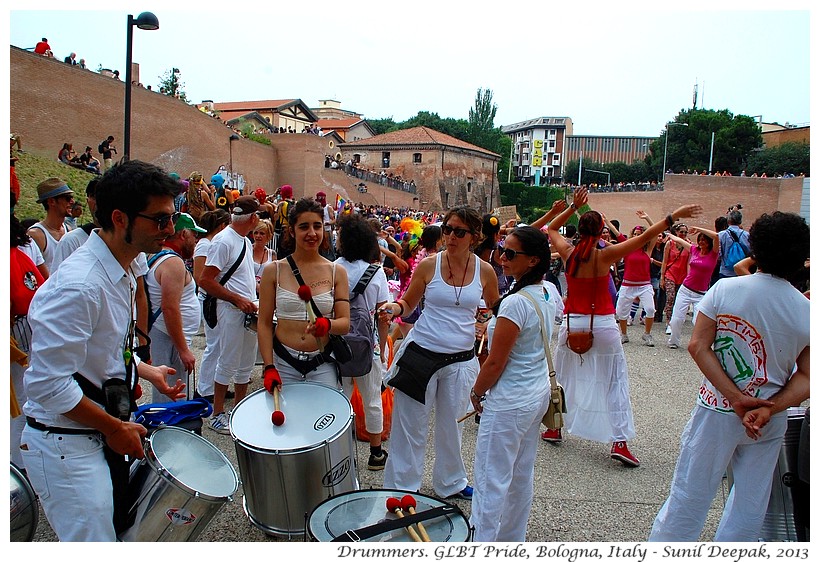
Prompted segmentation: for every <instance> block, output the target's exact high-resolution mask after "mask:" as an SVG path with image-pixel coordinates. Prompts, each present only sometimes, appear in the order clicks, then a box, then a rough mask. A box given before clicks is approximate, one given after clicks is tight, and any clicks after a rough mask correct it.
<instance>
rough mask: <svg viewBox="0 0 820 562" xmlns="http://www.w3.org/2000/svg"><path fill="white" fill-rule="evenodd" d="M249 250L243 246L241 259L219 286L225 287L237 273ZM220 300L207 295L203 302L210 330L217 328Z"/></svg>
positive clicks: (203, 311)
mask: <svg viewBox="0 0 820 562" xmlns="http://www.w3.org/2000/svg"><path fill="white" fill-rule="evenodd" d="M246 249H247V245H243V246H242V251H241V252H240V253H239V258H238V259H237V260H236V261H235V262H233V265H232V266H231V268H230V269H229V270H228V272H227V273H226V274H225V275H223V276H222V279H220V280H219V284H220V285H222V286H223V287H224V286H225V283H227V282H228V280H229V279H230V278H231V275H233V272H234V271H236V268H237V267H239V264H240V263H242V258H244V257H245V250H246ZM217 300H218V299H217V298H216V297H215V296H213V295H205V300H204V301H202V316H203V317H204V318H205V323H206V324H207V325H208V327H209V328H210V329H212V330H213V329H214V328H216V301H217Z"/></svg>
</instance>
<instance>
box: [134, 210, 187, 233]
mask: <svg viewBox="0 0 820 562" xmlns="http://www.w3.org/2000/svg"><path fill="white" fill-rule="evenodd" d="M135 216H138V217H142V218H144V219H148V220H149V221H154V222H155V223H157V228H158V229H159V230H165V229H166V228H168V225H169V224H176V222H177V219H178V218H179V213H174V214H173V215H162V216H161V217H152V216H151V215H143V214H142V213H137V214H136V215H135Z"/></svg>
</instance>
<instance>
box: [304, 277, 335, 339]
mask: <svg viewBox="0 0 820 562" xmlns="http://www.w3.org/2000/svg"><path fill="white" fill-rule="evenodd" d="M296 294H297V295H299V298H300V299H302V300H303V301H305V310H306V311H307V315H308V319H309V320H310V322H311V323H312V324H316V325H317V326H316V329H315V330H314V335H315V336H316V343H317V344H318V346H319V351H322V352H324V351H325V346H324V344H323V343H322V340H321V339H320V338H322V337H324V336H325V335H327V332H328V331H330V321H329V320H328V319H327V318H324V317H323V316H322V317H317V316H316V312H315V311H314V310H313V305H312V304H311V299H312V298H313V294H312V293H311V291H310V287H308V286H307V285H299V289H298V290H297V291H296ZM319 320H323V322H321V323H320V322H318V321H319ZM318 324H321V326H320V325H318ZM323 328H326V329H325V331H324V333H320V332H321V331H322V329H323Z"/></svg>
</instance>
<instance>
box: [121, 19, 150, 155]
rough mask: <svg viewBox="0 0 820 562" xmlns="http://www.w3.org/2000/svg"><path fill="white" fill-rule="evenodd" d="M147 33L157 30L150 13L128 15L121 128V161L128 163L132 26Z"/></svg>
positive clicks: (129, 151)
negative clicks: (123, 115) (123, 112)
mask: <svg viewBox="0 0 820 562" xmlns="http://www.w3.org/2000/svg"><path fill="white" fill-rule="evenodd" d="M135 25H136V26H137V27H139V28H140V29H145V30H148V31H154V30H155V29H159V20H158V19H157V16H155V15H154V14H152V13H151V12H143V13H141V14H140V15H139V16H137V19H134V16H132V15H131V14H129V15H128V29H127V31H126V40H125V127H124V128H123V129H124V131H123V133H124V134H123V141H122V144H123V155H122V159H123V160H124V161H128V160H129V159H130V158H131V46H132V43H133V41H134V37H133V35H134V30H133V27H134V26H135Z"/></svg>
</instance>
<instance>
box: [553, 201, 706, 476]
mask: <svg viewBox="0 0 820 562" xmlns="http://www.w3.org/2000/svg"><path fill="white" fill-rule="evenodd" d="M587 199H588V194H587V190H586V188H584V187H580V188H578V189H576V190H575V192H574V193H573V199H572V205H570V206H569V207H568V208H567V209H565V210H564V211H563V212H562V213H561V214H560V215H558V217H556V218H555V220H553V221H552V222H551V223H550V225H549V228H548V229H547V232H548V234H549V237H550V242H551V243H552V244H553V246H554V247H555V249H556V250H557V251H558V252H559V253H560V254H561V257H562V258H563V259H564V260H565V261H566V263H567V299H566V303H565V305H564V306H565V310H566V312H567V315H566V321H565V322H564V324H562V326H561V330H560V332H559V334H558V347H557V349H556V352H555V370H556V371H557V373H558V377H559V378H560V379H561V380H560V382H561V384H562V385H563V386H564V390H565V392H566V397H567V415H566V417H565V420H566V428H567V431H569V432H570V433H572V434H573V435H577V436H578V437H581V438H584V439H590V440H592V441H600V442H603V443H609V442H611V443H612V449H611V450H610V457H611V458H612V459H615V460H618V461H620V462H622V463H623V464H624V465H626V466H628V467H636V466H640V461H639V460H638V459H637V457H635V455H633V454H632V453H631V452H630V451H629V449H628V448H627V441H628V440H630V439H632V438H633V437H634V436H635V426H634V423H633V420H632V405H631V404H630V401H629V371H628V369H627V365H626V356H625V355H624V348H623V344H622V343H621V331H620V330H619V329H618V324H617V323H616V321H615V307H614V306H613V305H612V301H611V299H610V298H609V295H608V293H607V289H606V280H607V278H608V277H609V268H610V267H611V266H612V264H614V263H615V262H617V261H618V260H620V259H622V258H624V257H626V256H627V255H628V254H630V253H632V252H634V251H636V250H639V249H640V248H642V247H643V246H644V245H646V244H647V243H649V242H651V241H652V240H654V239H655V237H656V236H657V235H658V234H659V233H661V232H662V231H663V229H664V228H665V227H666V226H667V225H671V224H673V223H674V222H675V220H676V219H681V218H688V217H693V216H696V215H698V214H700V211H701V208H700V206H699V205H685V206H683V207H680V208H678V209H676V210H675V211H673V212H672V213H671V214H669V215H667V216H666V221H663V222H658V223H655V224H653V225H652V226H650V227H649V228H647V229H646V230H645V231H643V232H642V233H640V234H637V235H636V236H633V237H632V238H628V239H626V240H624V241H623V242H619V243H618V244H614V245H612V246H606V247H604V248H599V247H598V244H597V241H598V239H599V238H600V235H601V230H602V229H603V226H604V221H603V217H602V216H601V214H600V213H599V212H597V211H587V212H586V213H584V214H583V215H581V218H580V219H579V221H578V233H579V234H580V235H581V239H580V241H579V242H578V244H577V245H576V246H574V247H573V246H571V245H570V244H568V243H567V242H566V241H565V240H564V238H563V236H561V234H560V232H559V231H558V229H559V228H560V227H562V226H563V225H564V223H566V221H567V219H569V217H570V216H571V215H572V214H573V213H575V212H576V210H577V209H579V208H581V207H582V206H584V205H586V203H587ZM590 316H592V318H590ZM590 320H592V333H593V336H594V339H593V340H592V347H591V349H590V350H589V351H587V352H586V353H584V354H583V355H581V356H579V355H578V354H577V353H575V352H573V351H572V350H571V349H570V348H569V347H568V346H567V345H566V344H567V333H568V331H569V330H571V331H573V332H577V331H583V330H589V326H590ZM568 323H569V324H571V325H568ZM542 439H544V440H545V441H548V442H552V443H558V442H560V441H561V440H562V436H561V431H560V430H547V431H546V432H544V434H543V435H542Z"/></svg>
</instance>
